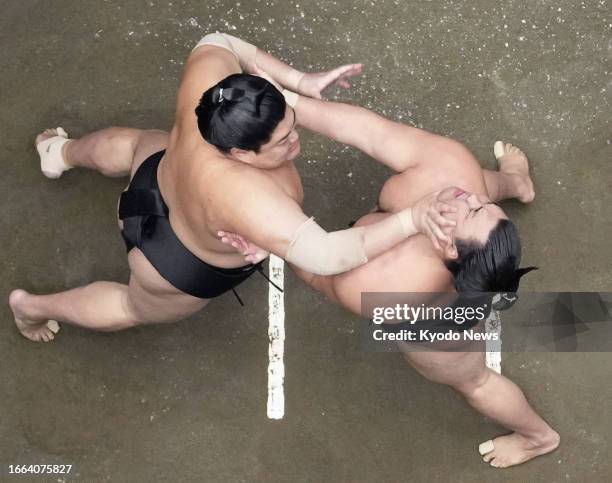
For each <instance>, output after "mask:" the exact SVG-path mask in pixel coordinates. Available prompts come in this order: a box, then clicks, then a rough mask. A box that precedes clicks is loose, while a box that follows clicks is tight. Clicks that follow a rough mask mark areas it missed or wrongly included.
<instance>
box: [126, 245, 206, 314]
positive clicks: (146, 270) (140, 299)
mask: <svg viewBox="0 0 612 483" xmlns="http://www.w3.org/2000/svg"><path fill="white" fill-rule="evenodd" d="M128 263H129V265H130V282H129V286H128V287H129V289H128V300H129V304H130V309H131V310H132V311H133V312H134V314H135V315H136V317H137V319H138V320H139V321H141V322H143V323H147V322H150V323H159V322H175V321H178V320H181V319H184V318H186V317H189V316H190V315H193V314H195V313H196V312H198V311H199V310H201V309H202V308H204V307H205V306H206V304H208V302H209V301H210V299H201V298H197V297H193V296H191V295H189V294H186V293H184V292H181V291H180V290H178V289H176V288H175V287H173V286H172V285H171V284H170V282H168V281H167V280H166V279H164V278H163V277H162V276H161V275H160V274H159V272H158V271H157V270H156V269H155V267H153V265H151V262H149V261H148V260H147V259H146V257H145V256H144V255H143V253H142V252H141V251H140V250H139V249H138V248H133V249H132V250H130V252H129V254H128Z"/></svg>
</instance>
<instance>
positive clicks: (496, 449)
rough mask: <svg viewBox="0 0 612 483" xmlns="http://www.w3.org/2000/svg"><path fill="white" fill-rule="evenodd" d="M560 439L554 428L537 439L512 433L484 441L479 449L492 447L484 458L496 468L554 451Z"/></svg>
mask: <svg viewBox="0 0 612 483" xmlns="http://www.w3.org/2000/svg"><path fill="white" fill-rule="evenodd" d="M559 441H560V438H559V434H558V433H557V432H556V431H553V430H552V429H551V430H550V431H549V432H548V433H547V434H546V435H544V436H543V437H541V438H538V439H537V441H536V440H529V439H527V438H526V437H525V436H522V435H520V434H518V433H512V434H508V435H506V436H499V437H497V438H495V439H494V440H493V441H487V442H485V443H482V444H481V445H480V448H479V451H480V452H481V453H483V452H485V451H487V450H488V449H490V448H492V449H491V450H490V451H488V452H486V453H485V454H484V458H483V460H484V461H485V462H486V463H489V464H490V465H491V466H494V467H496V468H507V467H509V466H515V465H520V464H521V463H525V462H526V461H529V460H530V459H532V458H535V457H536V456H541V455H543V454H546V453H550V452H551V451H554V450H555V449H557V447H558V446H559Z"/></svg>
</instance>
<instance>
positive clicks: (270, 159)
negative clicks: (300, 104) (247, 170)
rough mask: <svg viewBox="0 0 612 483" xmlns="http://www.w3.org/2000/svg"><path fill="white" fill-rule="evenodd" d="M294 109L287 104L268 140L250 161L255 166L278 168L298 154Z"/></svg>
mask: <svg viewBox="0 0 612 483" xmlns="http://www.w3.org/2000/svg"><path fill="white" fill-rule="evenodd" d="M295 124H296V118H295V111H294V110H293V108H292V107H291V106H289V105H287V108H286V110H285V117H284V118H283V120H282V121H281V122H279V123H278V126H276V129H275V130H274V132H273V133H272V136H271V137H270V140H269V141H268V142H267V143H266V144H264V145H263V146H261V148H260V150H259V153H257V154H256V156H255V157H254V158H253V162H252V163H251V164H252V165H253V166H255V167H256V168H261V169H273V168H278V167H279V166H280V165H282V164H283V163H284V162H285V161H288V160H293V159H295V158H296V157H297V155H298V154H300V136H299V135H298V133H297V131H296V130H295Z"/></svg>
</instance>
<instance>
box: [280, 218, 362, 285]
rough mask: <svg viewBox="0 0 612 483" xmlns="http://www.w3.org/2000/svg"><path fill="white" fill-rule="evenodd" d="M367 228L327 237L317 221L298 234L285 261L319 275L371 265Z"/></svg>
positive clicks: (352, 229)
mask: <svg viewBox="0 0 612 483" xmlns="http://www.w3.org/2000/svg"><path fill="white" fill-rule="evenodd" d="M364 232H365V229H364V228H363V227H359V228H351V229H349V230H341V231H335V232H332V233H327V232H326V231H325V230H323V228H321V227H320V226H319V225H318V224H317V223H316V222H315V221H314V219H313V218H309V219H308V220H306V221H305V222H304V223H302V224H301V225H300V226H299V228H298V229H297V230H296V232H295V235H294V236H293V240H292V241H291V244H290V245H289V249H288V250H287V254H286V255H285V260H287V261H288V262H290V263H293V264H295V265H297V266H298V267H299V268H302V269H304V270H307V271H309V272H312V273H314V274H316V275H335V274H337V273H342V272H346V271H348V270H350V269H352V268H355V267H358V266H359V265H362V264H364V263H366V262H367V261H368V257H367V255H366V251H365V243H364Z"/></svg>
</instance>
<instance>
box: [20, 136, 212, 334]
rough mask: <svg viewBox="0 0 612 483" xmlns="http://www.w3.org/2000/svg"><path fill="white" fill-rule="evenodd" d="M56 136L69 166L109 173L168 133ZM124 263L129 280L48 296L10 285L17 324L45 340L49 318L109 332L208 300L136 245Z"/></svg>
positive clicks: (156, 146)
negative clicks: (168, 275)
mask: <svg viewBox="0 0 612 483" xmlns="http://www.w3.org/2000/svg"><path fill="white" fill-rule="evenodd" d="M57 134H58V132H57V130H55V129H53V130H47V131H46V132H45V133H43V134H41V135H40V136H39V138H37V142H38V143H41V142H44V141H45V140H46V139H51V138H52V137H57ZM60 137H61V136H60ZM56 141H58V142H60V143H62V146H61V148H62V153H61V154H62V156H63V157H64V159H65V160H66V161H67V162H68V164H69V165H70V166H71V167H77V166H78V167H87V168H91V169H95V170H97V171H100V172H101V173H102V174H106V175H109V176H125V175H128V174H130V172H134V171H135V170H136V169H137V168H138V166H139V165H140V164H141V163H142V162H143V161H144V160H145V159H146V158H147V157H148V156H150V155H151V154H153V153H155V152H158V151H160V150H162V149H164V148H165V147H166V146H167V143H168V133H166V132H163V131H142V130H139V129H131V128H109V129H104V130H102V131H97V132H95V133H92V134H88V135H87V136H84V137H82V138H81V139H78V140H71V141H68V142H64V141H62V140H61V139H58V140H56ZM52 149H53V147H52ZM60 174H61V173H60ZM128 262H129V264H130V269H131V274H130V282H129V285H124V284H120V283H116V282H95V283H92V284H89V285H87V286H84V287H79V288H75V289H72V290H67V291H65V292H60V293H56V294H50V295H34V294H30V293H28V292H26V291H24V290H14V291H13V292H12V293H11V295H10V297H9V304H10V307H11V309H12V311H13V314H14V316H15V323H16V325H17V328H18V329H19V331H20V332H21V333H22V335H23V336H24V337H27V338H28V339H30V340H33V341H37V342H38V341H45V342H48V341H49V340H52V339H53V337H54V331H53V330H52V328H54V327H53V325H52V326H51V327H49V326H48V325H47V323H48V321H50V320H52V321H55V320H58V321H62V322H68V323H70V324H73V325H77V326H80V327H85V328H90V329H94V330H101V331H113V330H120V329H125V328H128V327H132V326H134V325H137V324H141V323H156V322H170V321H177V320H180V319H183V318H185V317H188V316H189V315H191V314H193V313H195V312H197V311H198V310H200V309H201V308H203V307H204V306H205V305H206V304H207V303H208V300H203V299H199V298H196V297H192V296H190V295H187V294H185V293H183V292H180V291H178V290H176V289H175V288H174V287H173V286H172V285H170V283H168V282H167V281H166V280H165V279H163V278H162V277H161V276H160V275H159V273H157V271H156V270H155V269H154V268H153V266H152V265H151V264H150V263H149V261H148V260H147V259H146V258H145V257H144V255H143V254H142V252H141V251H140V250H138V249H137V248H133V249H132V250H131V251H130V253H129V255H128Z"/></svg>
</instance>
